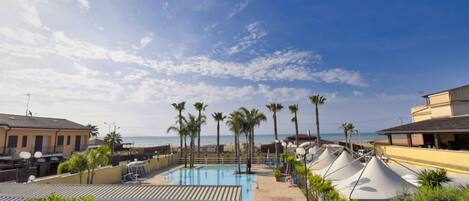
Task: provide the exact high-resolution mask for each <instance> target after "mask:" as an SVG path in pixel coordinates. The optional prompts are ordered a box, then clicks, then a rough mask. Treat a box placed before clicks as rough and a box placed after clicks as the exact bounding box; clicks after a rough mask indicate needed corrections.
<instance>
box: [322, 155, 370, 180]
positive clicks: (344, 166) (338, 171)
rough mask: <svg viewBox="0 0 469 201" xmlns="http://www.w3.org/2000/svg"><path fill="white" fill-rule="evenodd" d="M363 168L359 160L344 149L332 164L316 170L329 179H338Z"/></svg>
mask: <svg viewBox="0 0 469 201" xmlns="http://www.w3.org/2000/svg"><path fill="white" fill-rule="evenodd" d="M362 168H363V165H362V164H361V163H360V161H359V160H357V159H355V158H353V156H352V155H351V154H350V153H348V152H347V151H343V152H342V153H341V154H340V156H339V157H337V160H335V161H334V162H333V163H332V164H331V165H329V166H327V167H325V168H323V169H320V170H318V171H316V173H317V174H319V175H321V176H322V177H323V178H325V179H327V180H332V181H337V180H342V179H345V178H348V177H350V176H352V175H354V174H355V173H357V172H358V171H360V170H361V169H362Z"/></svg>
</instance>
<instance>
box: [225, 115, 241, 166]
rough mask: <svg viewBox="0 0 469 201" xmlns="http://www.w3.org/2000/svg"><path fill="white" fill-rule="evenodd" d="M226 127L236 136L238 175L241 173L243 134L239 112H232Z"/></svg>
mask: <svg viewBox="0 0 469 201" xmlns="http://www.w3.org/2000/svg"><path fill="white" fill-rule="evenodd" d="M226 125H227V126H228V128H229V129H230V131H231V132H233V135H234V144H235V157H236V161H237V163H238V173H241V161H240V156H239V135H240V134H241V129H242V117H241V115H240V113H239V112H232V113H230V115H229V116H228V120H227V121H226Z"/></svg>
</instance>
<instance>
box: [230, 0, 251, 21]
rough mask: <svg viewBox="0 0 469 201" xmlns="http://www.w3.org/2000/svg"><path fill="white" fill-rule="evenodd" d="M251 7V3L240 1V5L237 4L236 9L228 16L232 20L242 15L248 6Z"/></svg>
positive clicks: (245, 0)
mask: <svg viewBox="0 0 469 201" xmlns="http://www.w3.org/2000/svg"><path fill="white" fill-rule="evenodd" d="M248 5H249V1H247V0H242V1H239V2H238V3H236V4H235V6H234V8H233V9H232V10H231V12H230V13H229V14H228V18H232V17H234V16H236V15H238V14H239V13H241V12H242V11H243V10H244V9H245V8H246V7H247V6H248Z"/></svg>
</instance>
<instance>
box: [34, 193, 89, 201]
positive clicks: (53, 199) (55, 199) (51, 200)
mask: <svg viewBox="0 0 469 201" xmlns="http://www.w3.org/2000/svg"><path fill="white" fill-rule="evenodd" d="M27 201H94V198H93V197H91V196H83V197H79V198H64V197H62V196H57V195H55V193H52V194H50V195H49V196H47V197H45V198H34V199H28V200H27Z"/></svg>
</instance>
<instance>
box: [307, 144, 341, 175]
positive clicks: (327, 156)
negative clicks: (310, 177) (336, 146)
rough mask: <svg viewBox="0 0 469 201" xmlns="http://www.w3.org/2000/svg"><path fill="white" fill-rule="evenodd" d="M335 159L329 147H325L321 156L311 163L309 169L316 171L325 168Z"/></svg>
mask: <svg viewBox="0 0 469 201" xmlns="http://www.w3.org/2000/svg"><path fill="white" fill-rule="evenodd" d="M336 158H337V156H336V155H334V152H333V151H332V150H331V149H330V148H329V147H326V149H325V150H324V151H323V152H322V154H321V155H320V156H319V157H318V158H317V159H316V160H315V161H313V162H312V164H311V165H310V169H312V170H315V171H316V170H320V169H322V168H325V167H327V166H329V165H331V164H332V163H333V162H334V160H335V159H336ZM313 173H315V172H313Z"/></svg>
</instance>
